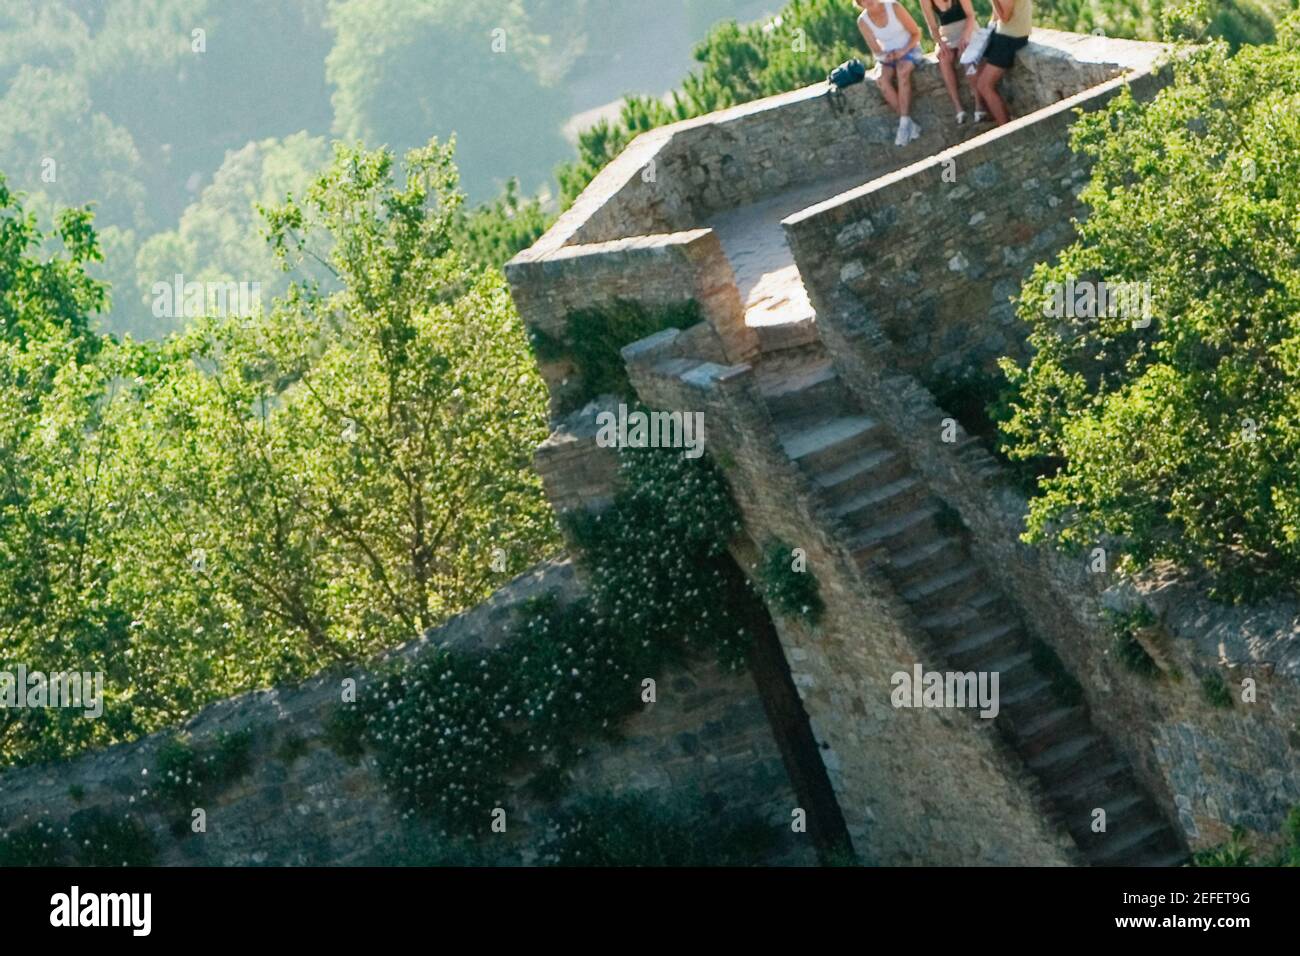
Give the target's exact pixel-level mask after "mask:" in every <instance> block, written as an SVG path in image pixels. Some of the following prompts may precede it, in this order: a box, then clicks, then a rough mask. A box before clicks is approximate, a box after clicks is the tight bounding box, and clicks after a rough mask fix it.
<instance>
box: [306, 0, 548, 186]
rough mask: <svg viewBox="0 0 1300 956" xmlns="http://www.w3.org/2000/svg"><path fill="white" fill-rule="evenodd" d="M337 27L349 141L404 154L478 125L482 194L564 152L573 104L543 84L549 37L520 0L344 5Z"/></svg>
mask: <svg viewBox="0 0 1300 956" xmlns="http://www.w3.org/2000/svg"><path fill="white" fill-rule="evenodd" d="M330 23H331V25H332V26H333V27H334V29H335V31H336V33H337V36H338V40H337V42H336V44H335V46H334V48H333V49H332V50H331V51H330V54H329V56H328V58H327V59H326V71H327V75H328V77H329V81H330V83H331V84H333V86H334V88H335V92H334V96H333V103H334V132H335V133H336V134H337V135H338V136H340V137H342V138H344V139H347V140H362V141H365V142H368V143H387V144H390V145H391V146H392V147H394V148H396V149H405V148H407V147H410V146H416V145H419V144H421V143H423V142H425V140H426V139H427V138H428V137H429V136H430V135H436V136H439V137H442V138H444V139H447V138H450V137H451V136H452V135H453V134H455V133H457V132H468V131H470V130H472V131H473V132H474V134H475V135H473V136H466V137H462V149H461V153H460V156H461V165H462V167H463V168H464V170H465V171H466V176H465V183H466V189H467V191H468V192H469V193H470V194H471V195H472V196H475V197H476V198H483V197H486V196H489V195H491V194H492V192H494V191H495V190H496V188H497V187H498V186H499V185H500V184H504V183H505V182H506V181H507V180H508V179H510V178H511V177H513V176H516V175H518V174H519V172H520V170H521V169H538V168H541V169H545V168H547V167H548V166H549V165H551V164H553V163H555V162H556V161H558V160H559V159H560V158H561V157H562V156H563V155H564V150H565V146H564V141H563V139H562V138H561V136H560V126H561V124H562V123H563V121H564V118H565V116H566V113H567V110H566V107H567V101H566V98H565V97H563V96H561V95H560V94H559V93H557V91H556V90H554V89H550V88H548V87H547V86H546V85H545V83H544V82H543V79H542V76H541V74H542V72H543V60H544V58H545V54H546V50H547V47H548V38H547V37H546V36H544V35H542V34H540V33H538V32H537V31H536V30H535V29H533V27H532V25H531V24H530V22H529V18H528V13H527V10H526V8H525V6H524V4H523V3H522V2H521V0H496V2H493V3H472V4H471V3H464V2H462V0H340V2H339V3H337V4H335V5H334V6H332V7H331V10H330ZM397 104H400V108H396V105H397ZM535 185H537V184H536V183H532V184H530V187H531V186H535Z"/></svg>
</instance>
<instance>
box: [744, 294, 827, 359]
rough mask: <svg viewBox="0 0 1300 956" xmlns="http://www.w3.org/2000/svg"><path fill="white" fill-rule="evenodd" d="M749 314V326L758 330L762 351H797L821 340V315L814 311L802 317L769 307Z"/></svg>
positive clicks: (747, 318)
mask: <svg viewBox="0 0 1300 956" xmlns="http://www.w3.org/2000/svg"><path fill="white" fill-rule="evenodd" d="M765 305H767V304H766V303H763V304H762V305H761V306H760V307H759V308H758V309H754V308H751V309H749V310H747V311H746V312H745V324H746V325H747V326H749V327H750V328H751V329H753V330H754V332H755V334H756V335H757V338H758V348H759V351H760V352H763V353H764V354H767V353H769V352H779V351H781V350H782V349H797V348H800V347H801V346H805V345H811V344H812V343H814V342H816V341H817V314H816V313H815V312H813V311H812V309H811V308H809V309H807V310H801V311H800V312H799V313H798V314H796V313H794V312H792V311H790V310H789V309H788V308H784V307H783V308H765V307H762V306H765Z"/></svg>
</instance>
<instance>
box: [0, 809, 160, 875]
mask: <svg viewBox="0 0 1300 956" xmlns="http://www.w3.org/2000/svg"><path fill="white" fill-rule="evenodd" d="M155 852H156V851H155V849H154V845H153V840H152V838H151V837H150V836H149V832H148V830H146V829H145V828H144V826H143V825H141V823H140V822H139V821H138V820H137V819H135V818H134V817H132V816H117V815H113V814H110V813H109V812H108V811H106V810H104V809H102V808H100V807H92V808H90V809H88V810H80V811H78V812H77V813H74V814H73V815H72V817H71V818H70V819H69V820H68V821H67V822H66V823H64V824H62V825H59V824H55V823H51V822H49V821H44V820H40V821H37V822H35V823H31V824H28V825H27V826H24V827H18V828H14V829H11V830H9V831H8V832H6V833H3V834H0V867H8V866H78V867H83V866H149V865H151V864H152V863H153V861H154V855H155Z"/></svg>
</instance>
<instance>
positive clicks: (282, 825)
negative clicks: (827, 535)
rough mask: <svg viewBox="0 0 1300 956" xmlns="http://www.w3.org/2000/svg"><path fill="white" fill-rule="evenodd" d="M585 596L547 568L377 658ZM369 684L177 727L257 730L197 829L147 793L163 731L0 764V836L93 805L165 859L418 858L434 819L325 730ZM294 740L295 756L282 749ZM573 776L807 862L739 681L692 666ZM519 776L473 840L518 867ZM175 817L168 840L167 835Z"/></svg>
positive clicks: (576, 783)
mask: <svg viewBox="0 0 1300 956" xmlns="http://www.w3.org/2000/svg"><path fill="white" fill-rule="evenodd" d="M580 592H581V584H580V582H579V580H578V578H577V576H576V575H575V574H574V570H573V566H572V565H571V564H570V563H569V562H567V561H563V562H551V563H548V564H544V565H541V566H539V567H538V568H536V569H534V570H533V571H531V572H529V573H527V574H524V575H522V576H520V577H519V578H518V579H516V580H515V581H514V582H512V583H511V584H510V585H508V586H506V587H505V588H502V589H501V590H500V591H498V592H497V593H496V595H494V596H493V598H492V599H491V600H489V601H487V602H485V603H484V604H481V605H479V606H478V607H476V608H474V609H473V610H472V611H468V612H466V613H464V614H462V615H459V616H458V617H456V618H454V619H452V620H451V621H449V622H448V623H447V624H445V625H443V626H442V627H440V628H437V629H435V630H433V631H430V632H429V633H428V634H427V635H425V636H424V637H423V638H422V639H420V640H417V641H413V642H411V643H410V644H407V645H405V646H403V647H401V648H398V649H396V650H394V651H392V652H391V653H390V655H386V656H387V657H398V658H404V659H410V660H414V659H417V658H418V657H420V656H421V655H423V654H427V653H431V652H433V651H434V649H436V648H441V647H446V648H453V649H459V650H469V649H474V648H489V647H494V646H496V645H498V644H500V643H501V642H502V641H503V640H505V639H506V638H507V637H508V636H509V633H510V631H511V628H512V627H513V625H514V623H515V621H516V618H517V615H518V614H519V613H521V610H522V608H523V607H524V606H525V604H526V602H527V601H529V600H530V599H532V598H535V597H537V596H539V595H541V594H552V595H555V596H557V597H558V598H559V599H560V600H570V599H573V598H575V597H576V596H577V595H579V594H580ZM372 675H373V671H371V670H370V669H357V670H353V671H349V672H347V674H342V673H338V674H331V675H327V676H322V677H319V678H317V679H314V680H311V681H308V682H307V683H305V684H303V685H301V686H298V687H289V688H280V689H276V690H265V691H256V692H253V693H249V694H244V695H242V696H240V697H235V698H232V699H230V700H227V701H223V702H221V703H219V704H214V705H213V706H211V707H208V708H205V709H204V710H203V711H202V712H200V713H199V714H198V715H197V716H196V717H195V718H194V719H193V720H191V721H189V722H187V723H186V725H185V726H184V727H183V728H180V731H181V732H183V733H184V734H185V735H186V736H187V737H188V738H189V739H190V740H191V741H192V743H193V745H194V746H196V747H200V748H201V747H204V746H205V745H208V744H210V743H211V742H212V741H213V740H215V739H216V736H217V735H218V734H220V733H222V732H237V731H242V730H250V731H252V738H253V745H252V746H253V749H252V752H251V755H250V756H251V761H250V764H251V770H250V772H249V773H248V774H247V775H245V776H242V777H240V778H238V779H236V780H233V781H231V782H229V783H228V784H226V785H224V786H221V787H220V788H218V789H217V790H216V791H215V792H214V793H212V794H211V796H210V798H205V799H204V801H203V803H202V806H203V809H204V810H205V811H206V814H207V832H205V833H192V832H190V831H189V828H188V823H189V820H188V818H187V817H185V815H184V814H178V813H177V812H176V811H175V810H169V809H164V808H162V807H160V806H159V805H158V803H157V801H155V800H153V799H151V792H152V788H153V783H154V781H152V780H151V779H150V774H151V773H156V769H155V768H156V766H157V755H158V751H159V748H160V747H161V746H162V745H163V744H164V743H165V742H166V741H167V740H168V739H170V738H171V737H172V736H173V732H170V731H169V732H164V733H159V734H155V735H153V736H150V737H147V738H145V739H143V740H140V741H137V742H135V743H132V744H126V745H122V746H118V747H113V748H110V749H108V750H105V751H101V752H98V753H91V754H87V755H85V756H83V757H80V758H77V759H76V760H72V761H69V762H66V763H60V764H53V765H50V766H40V767H28V768H23V769H19V770H12V771H9V772H8V773H6V774H5V775H4V776H3V777H0V832H3V831H11V830H16V829H19V828H22V827H24V826H27V825H30V824H32V823H36V822H38V821H45V822H47V823H51V824H55V825H59V826H62V825H65V824H66V823H67V821H68V820H69V819H70V818H71V817H72V816H73V815H74V814H77V813H83V812H86V811H88V810H91V809H92V808H96V807H99V808H103V809H104V810H105V811H107V812H109V813H110V814H113V815H122V816H129V817H131V818H132V819H134V820H137V821H138V822H140V823H141V824H143V825H144V826H145V828H146V829H147V830H148V831H149V833H150V835H151V838H152V842H153V843H154V845H155V847H156V848H157V851H158V853H157V858H156V862H157V863H158V864H160V865H190V866H194V865H205V866H206V865H216V866H261V865H266V866H277V865H314V866H322V865H375V866H382V865H392V864H395V863H406V864H411V863H420V862H422V858H421V857H420V856H419V855H418V853H415V854H413V853H412V852H411V850H410V848H411V847H412V846H415V847H419V846H421V845H428V841H429V837H430V835H431V833H432V828H431V824H430V823H429V822H428V821H427V820H423V819H418V818H413V817H404V816H403V814H402V813H401V811H400V808H398V807H397V806H396V805H395V804H394V802H393V801H392V800H391V799H390V798H389V796H388V794H387V793H386V792H385V790H384V787H383V781H382V777H381V775H380V773H379V771H378V769H377V767H376V763H375V758H374V756H373V755H371V754H366V755H363V756H361V757H360V759H358V760H357V761H355V762H353V761H352V760H349V759H346V758H345V757H343V756H340V755H339V754H338V753H336V752H335V750H334V749H332V746H331V744H330V742H329V738H328V734H327V732H326V722H327V720H328V718H329V717H330V715H331V714H333V713H334V712H336V711H337V709H338V708H339V707H340V706H346V705H343V704H341V703H340V701H341V679H342V677H344V676H352V677H354V678H356V679H357V681H358V688H359V689H358V693H359V694H362V695H364V694H365V693H367V690H368V687H369V682H370V680H371V679H372ZM290 741H293V742H295V744H296V746H297V748H298V752H296V753H291V751H290V749H289V747H287V746H286V745H287V743H288V742H290ZM569 776H570V789H569V792H568V794H567V796H566V798H565V799H569V798H572V797H576V796H579V795H583V794H610V793H613V794H620V793H630V792H636V793H643V794H649V795H651V796H654V797H656V798H660V799H663V800H665V801H668V802H670V803H671V802H673V801H680V800H683V799H687V798H690V799H694V800H698V799H700V798H703V799H704V800H705V805H706V806H709V807H710V808H711V809H712V810H713V811H714V812H716V813H718V814H720V815H724V816H725V815H743V816H748V815H757V816H758V817H760V818H762V819H767V820H769V821H771V823H772V825H773V827H774V829H775V831H776V832H778V833H784V834H786V837H785V842H784V843H783V844H782V845H780V847H779V849H778V851H777V855H776V856H775V857H774V858H773V861H772V862H779V863H786V864H803V863H809V862H812V861H814V860H815V856H814V854H813V851H812V848H811V846H810V845H809V844H808V843H807V842H806V840H803V839H800V838H798V837H796V836H795V835H794V834H792V833H790V827H789V821H790V819H791V817H790V813H791V810H792V808H794V807H795V806H797V805H798V801H797V800H796V798H795V795H794V793H793V792H792V791H791V789H790V785H789V783H788V780H787V776H786V770H785V768H784V766H783V765H782V759H781V754H780V753H779V752H778V750H777V748H776V745H775V743H774V742H773V739H772V735H771V733H770V732H769V731H768V728H767V721H766V720H765V718H764V714H763V704H762V702H761V701H760V700H759V698H758V695H757V694H756V692H755V690H754V684H753V680H752V678H751V677H750V676H749V675H747V674H732V673H727V672H723V671H721V670H720V669H718V668H717V667H716V666H712V665H709V664H707V663H701V664H698V665H696V666H694V667H692V668H691V669H690V670H689V672H687V671H677V672H675V673H669V674H665V675H663V676H662V677H661V678H660V680H659V691H658V701H657V702H656V703H654V704H648V705H645V706H644V708H643V709H642V710H641V711H640V712H638V713H636V714H633V715H632V716H631V717H630V718H629V719H628V720H627V721H626V723H625V724H624V726H623V727H622V733H621V739H620V740H619V741H618V742H614V743H604V742H594V743H593V744H592V746H591V747H590V751H589V753H588V755H587V756H586V757H585V758H584V759H583V760H582V761H580V762H579V763H578V764H577V765H576V766H575V767H574V768H572V770H571V771H570V774H569ZM527 782H528V781H527V778H526V777H521V778H519V779H515V780H513V781H511V783H510V786H509V787H508V788H507V792H505V793H503V794H502V795H501V800H502V803H501V806H502V807H503V808H504V809H505V810H506V812H507V830H506V833H505V834H504V835H503V836H483V837H481V840H484V841H491V840H495V839H499V840H502V841H503V844H502V846H501V847H498V846H487V847H486V848H485V849H487V850H497V849H502V847H504V848H505V849H506V850H507V851H508V852H509V853H510V854H511V855H512V856H513V857H514V858H515V859H518V860H520V861H522V862H525V863H527V862H529V861H530V860H532V859H533V857H534V855H535V853H536V850H537V848H538V847H539V846H540V844H541V843H542V842H544V841H545V840H546V839H547V836H548V833H549V829H548V828H549V825H550V823H551V821H552V820H553V819H554V814H555V811H556V809H557V807H556V805H555V804H551V803H546V802H543V801H541V800H539V799H537V798H536V797H534V796H532V795H531V794H530V793H529V792H528V791H527V790H526V789H525V785H526V784H527ZM178 821H179V822H180V824H181V825H182V826H181V831H182V832H181V833H180V834H179V835H177V834H176V833H175V832H174V831H173V825H175V824H176V823H177V822H178ZM421 839H423V840H425V841H427V842H426V843H424V844H421V843H420V842H419V841H420V840H421ZM431 842H433V843H436V842H437V840H436V839H434V840H432V841H431Z"/></svg>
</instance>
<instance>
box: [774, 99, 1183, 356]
mask: <svg viewBox="0 0 1300 956" xmlns="http://www.w3.org/2000/svg"><path fill="white" fill-rule="evenodd" d="M1158 82H1159V80H1158V78H1157V77H1156V76H1153V75H1151V74H1142V75H1139V76H1137V77H1125V78H1120V79H1116V80H1111V81H1108V82H1106V83H1103V84H1102V85H1101V86H1099V87H1097V88H1095V89H1092V90H1088V91H1086V92H1084V93H1080V94H1078V95H1076V96H1072V97H1070V98H1068V99H1065V100H1063V101H1061V102H1060V103H1056V104H1054V105H1052V106H1050V107H1048V108H1046V109H1044V110H1042V111H1040V112H1038V113H1035V114H1032V115H1030V116H1025V117H1022V118H1021V119H1018V120H1016V121H1014V122H1012V123H1010V124H1008V125H1007V126H1006V127H1003V128H1002V129H999V130H996V131H994V132H991V133H988V134H985V135H983V136H980V137H979V138H977V139H975V140H972V141H970V142H968V143H965V144H962V145H960V146H956V147H953V148H952V149H947V150H944V151H942V152H939V153H937V154H935V155H933V156H929V157H927V158H926V159H924V160H922V161H921V162H919V163H916V164H914V165H912V166H908V167H906V168H905V169H901V170H898V171H897V172H895V173H892V174H890V175H888V176H884V177H881V178H880V179H877V180H874V181H873V182H870V183H868V184H866V185H864V186H862V187H860V188H858V189H855V190H852V191H850V192H848V193H845V194H843V195H840V196H837V197H835V198H834V199H831V200H828V201H827V202H824V203H821V204H819V205H817V206H813V207H812V208H810V209H806V210H804V211H802V212H800V213H797V214H795V215H794V216H791V217H789V218H788V219H786V220H785V221H784V223H783V225H784V226H785V229H786V237H787V240H788V242H789V243H790V247H791V248H792V249H793V250H794V255H795V261H796V262H797V263H798V265H799V271H800V274H801V275H802V276H803V280H804V286H805V287H806V288H807V289H808V292H809V296H810V298H811V299H812V300H813V304H814V306H815V307H816V308H817V312H818V323H819V326H820V327H822V328H826V327H828V326H833V327H835V329H836V331H837V332H839V333H841V335H843V334H849V333H851V332H852V331H853V330H854V329H855V328H857V327H863V326H865V325H867V324H870V325H871V326H872V327H873V328H878V329H879V330H880V331H882V332H883V333H884V334H885V336H886V337H887V338H888V340H889V341H890V342H891V343H892V344H893V345H894V346H895V351H894V357H895V359H896V360H897V361H898V362H899V363H900V367H901V368H903V369H906V370H908V371H910V372H913V373H915V374H918V375H921V376H923V377H924V376H928V375H933V374H936V373H943V372H952V371H956V370H957V369H959V368H963V367H969V366H981V365H982V366H986V367H987V366H989V365H991V364H992V363H994V362H995V361H996V360H997V359H998V357H1000V356H1003V355H1012V356H1015V357H1016V358H1024V357H1025V352H1026V343H1025V337H1024V332H1023V329H1022V327H1021V326H1020V325H1019V323H1018V322H1017V320H1016V316H1015V308H1014V305H1013V302H1012V300H1013V299H1014V298H1015V297H1016V296H1018V295H1019V293H1020V286H1021V284H1022V283H1023V281H1024V280H1025V278H1026V276H1027V275H1028V272H1029V270H1030V269H1032V268H1033V266H1034V264H1035V263H1038V262H1043V261H1046V260H1047V259H1050V258H1051V257H1052V256H1053V255H1054V254H1055V253H1056V252H1058V251H1059V250H1060V249H1061V248H1063V247H1064V246H1065V245H1067V244H1068V243H1069V242H1071V241H1072V240H1073V239H1074V222H1073V220H1074V219H1075V218H1076V217H1078V216H1080V215H1082V214H1083V209H1082V208H1081V207H1080V204H1079V202H1078V199H1077V196H1078V193H1079V192H1080V190H1081V189H1082V187H1083V186H1084V184H1086V182H1087V179H1088V173H1089V169H1090V164H1089V162H1088V159H1087V157H1086V156H1083V155H1081V154H1078V153H1074V152H1072V151H1071V150H1070V147H1069V128H1070V126H1071V124H1072V123H1073V122H1074V119H1075V116H1076V114H1077V112H1078V111H1085V112H1090V111H1093V110H1097V109H1100V108H1102V107H1103V106H1105V104H1106V103H1108V102H1109V101H1110V99H1111V98H1112V97H1113V96H1115V95H1116V93H1118V92H1119V91H1120V90H1121V89H1124V88H1125V87H1128V88H1131V89H1132V90H1133V92H1134V94H1135V95H1137V96H1139V97H1141V96H1146V95H1149V94H1150V93H1151V92H1153V90H1154V89H1155V87H1156V86H1157V84H1158Z"/></svg>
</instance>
